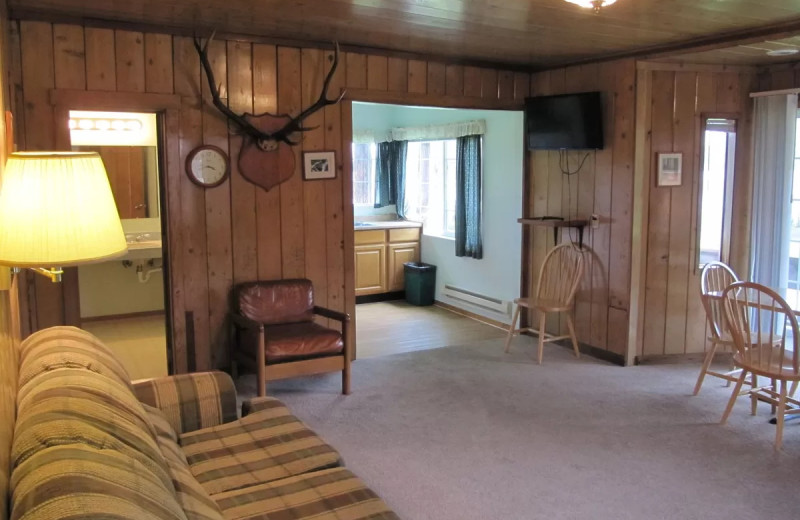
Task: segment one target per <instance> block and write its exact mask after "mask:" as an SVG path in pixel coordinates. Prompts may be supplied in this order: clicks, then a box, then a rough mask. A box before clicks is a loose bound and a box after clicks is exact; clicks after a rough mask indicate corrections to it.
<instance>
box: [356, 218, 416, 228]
mask: <svg viewBox="0 0 800 520" xmlns="http://www.w3.org/2000/svg"><path fill="white" fill-rule="evenodd" d="M353 224H354V226H353V228H354V229H355V230H356V231H369V230H371V229H395V228H421V227H422V223H421V222H413V221H411V220H371V221H355V222H354V223H353Z"/></svg>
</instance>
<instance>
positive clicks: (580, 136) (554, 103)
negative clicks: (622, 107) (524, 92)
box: [525, 92, 603, 150]
mask: <svg viewBox="0 0 800 520" xmlns="http://www.w3.org/2000/svg"><path fill="white" fill-rule="evenodd" d="M525 120H526V129H527V134H528V149H529V150H592V149H595V150H600V149H602V148H603V102H602V98H601V95H600V92H584V93H581V94H563V95H558V96H540V97H530V98H526V99H525Z"/></svg>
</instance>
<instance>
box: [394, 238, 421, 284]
mask: <svg viewBox="0 0 800 520" xmlns="http://www.w3.org/2000/svg"><path fill="white" fill-rule="evenodd" d="M406 262H419V242H411V243H408V244H389V291H402V290H403V289H405V277H404V276H403V264H404V263H406Z"/></svg>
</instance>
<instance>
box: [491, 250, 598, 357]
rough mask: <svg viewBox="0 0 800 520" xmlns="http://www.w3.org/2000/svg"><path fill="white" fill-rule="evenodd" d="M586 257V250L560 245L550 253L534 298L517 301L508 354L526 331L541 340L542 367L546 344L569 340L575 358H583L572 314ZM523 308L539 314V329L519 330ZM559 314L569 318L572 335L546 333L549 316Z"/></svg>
mask: <svg viewBox="0 0 800 520" xmlns="http://www.w3.org/2000/svg"><path fill="white" fill-rule="evenodd" d="M583 256H584V251H583V249H582V248H580V247H578V246H577V245H575V244H572V243H564V244H561V245H558V246H556V247H554V248H553V249H551V250H550V252H549V253H547V256H546V257H545V259H544V262H542V267H541V268H540V269H539V280H538V283H537V286H536V295H535V296H534V298H516V299H515V300H514V303H515V304H516V309H515V311H514V317H513V318H512V320H511V326H510V327H509V329H508V335H507V336H506V348H505V351H506V352H508V351H509V349H510V348H511V340H512V338H513V337H514V335H515V334H518V333H519V332H522V331H530V332H533V333H535V334H537V335H538V336H539V348H538V353H537V361H538V362H539V364H540V365H541V364H542V353H543V351H544V343H546V342H551V341H558V340H562V339H567V338H569V339H570V340H571V341H572V348H573V349H574V351H575V356H576V357H578V358H580V357H581V354H580V350H579V349H578V338H577V337H576V336H575V326H574V324H573V323H572V315H571V311H572V305H573V301H574V299H575V292H576V291H577V290H578V285H579V284H580V282H581V277H582V276H583V261H584V259H583ZM521 307H525V308H529V309H535V310H537V311H539V328H538V329H534V328H531V327H527V328H523V329H517V328H516V326H517V321H518V320H519V313H520V308H521ZM557 312H563V313H564V315H565V316H566V320H567V328H568V330H569V334H568V335H564V336H558V335H552V334H548V333H547V332H546V331H545V319H546V316H547V313H557Z"/></svg>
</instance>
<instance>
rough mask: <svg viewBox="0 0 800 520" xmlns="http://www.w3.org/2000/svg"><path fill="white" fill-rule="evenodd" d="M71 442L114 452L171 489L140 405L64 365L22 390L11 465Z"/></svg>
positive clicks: (108, 383)
mask: <svg viewBox="0 0 800 520" xmlns="http://www.w3.org/2000/svg"><path fill="white" fill-rule="evenodd" d="M71 444H82V445H86V446H90V447H94V448H97V449H106V450H114V451H118V452H120V453H122V454H124V455H126V456H128V457H130V458H132V459H134V460H136V461H138V462H139V463H140V464H141V465H142V466H144V467H146V468H148V470H149V471H150V472H151V473H152V474H153V475H154V476H155V477H157V478H158V479H160V480H161V481H162V483H163V485H164V487H165V488H166V489H168V490H170V491H174V490H173V488H172V480H171V479H170V477H169V475H168V471H167V463H166V459H165V458H164V456H163V455H162V453H161V450H160V449H159V448H158V445H157V443H156V438H155V433H154V429H153V427H152V425H151V424H150V422H149V419H147V417H146V414H145V412H144V408H142V406H141V404H140V403H139V402H138V401H137V400H136V398H135V397H134V396H133V395H132V394H131V393H130V391H127V392H126V391H125V388H124V387H123V386H122V385H121V384H120V383H118V382H116V381H114V380H113V379H111V378H107V377H105V376H102V375H98V374H95V373H92V372H89V371H86V370H84V369H67V368H62V369H57V370H53V371H51V372H48V373H45V374H42V375H41V376H39V377H37V378H36V382H35V383H29V384H28V385H26V387H25V388H23V389H21V390H20V393H19V395H18V404H17V425H16V433H15V436H14V442H13V445H12V452H11V457H12V458H11V462H12V465H13V466H16V465H19V464H21V463H23V462H25V461H26V460H27V459H29V458H30V457H32V456H33V455H35V454H36V453H38V452H39V451H42V450H44V449H46V448H49V447H52V446H58V445H71Z"/></svg>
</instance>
